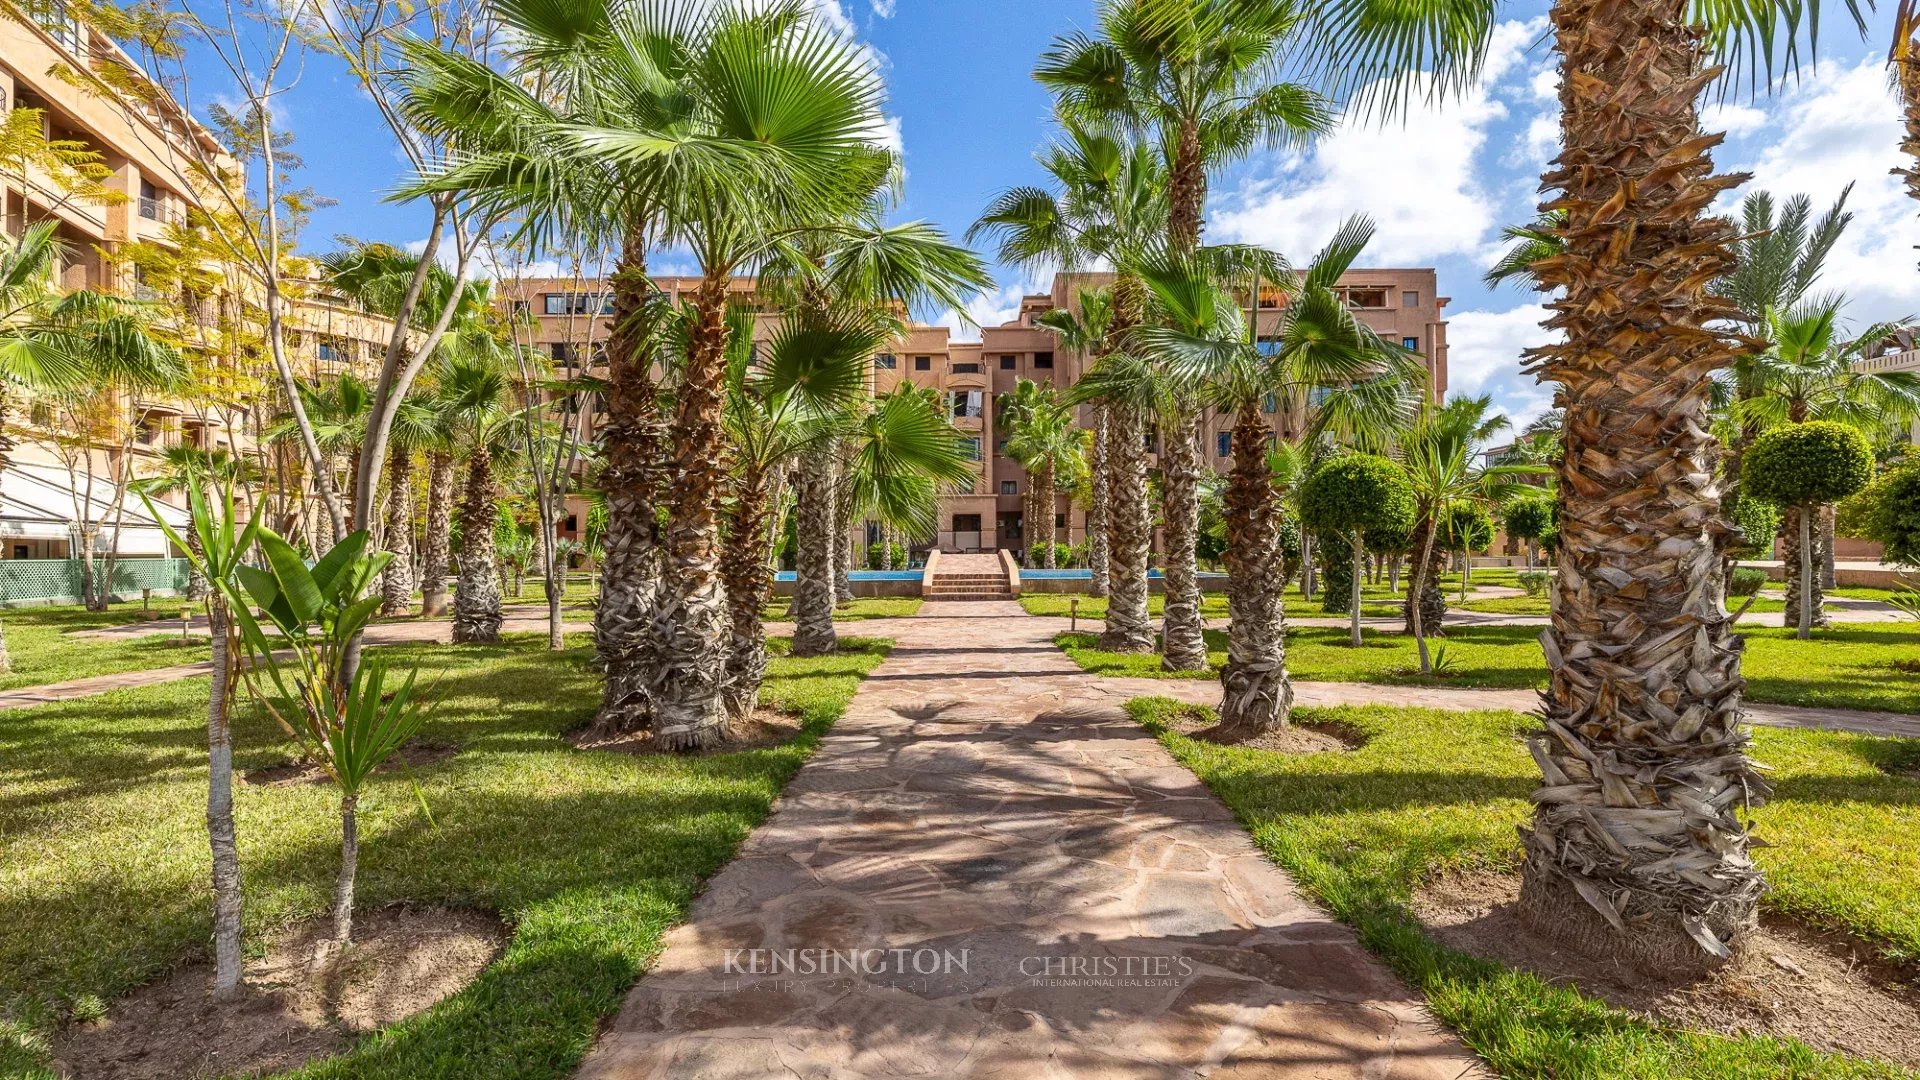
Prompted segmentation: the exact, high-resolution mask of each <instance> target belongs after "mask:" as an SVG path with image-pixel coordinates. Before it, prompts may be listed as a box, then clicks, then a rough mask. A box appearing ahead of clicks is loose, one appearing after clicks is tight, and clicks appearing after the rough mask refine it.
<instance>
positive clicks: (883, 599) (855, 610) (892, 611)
mask: <svg viewBox="0 0 1920 1080" xmlns="http://www.w3.org/2000/svg"><path fill="white" fill-rule="evenodd" d="M791 604H792V601H791V600H787V599H776V600H774V601H773V602H772V603H770V604H768V605H767V606H766V607H765V608H763V609H761V612H760V617H761V618H763V619H767V620H769V621H772V622H784V621H786V620H788V619H791V618H792V617H793V615H792V612H791V610H790V607H791ZM920 604H921V600H920V598H919V597H917V596H862V597H859V598H857V599H855V600H854V601H853V603H851V604H841V605H839V606H838V607H836V608H834V609H833V621H834V622H859V621H860V620H862V619H904V618H907V617H908V616H910V615H914V614H917V613H918V612H919V611H920Z"/></svg>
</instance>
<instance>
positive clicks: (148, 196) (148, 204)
mask: <svg viewBox="0 0 1920 1080" xmlns="http://www.w3.org/2000/svg"><path fill="white" fill-rule="evenodd" d="M140 216H141V217H143V218H146V219H147V220H148V221H158V220H160V189H159V188H156V187H154V186H153V182H152V181H151V180H142V181H140Z"/></svg>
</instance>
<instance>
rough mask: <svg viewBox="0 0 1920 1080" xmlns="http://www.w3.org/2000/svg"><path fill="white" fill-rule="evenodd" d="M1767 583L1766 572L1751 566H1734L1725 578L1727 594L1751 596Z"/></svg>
mask: <svg viewBox="0 0 1920 1080" xmlns="http://www.w3.org/2000/svg"><path fill="white" fill-rule="evenodd" d="M1766 583H1767V572H1766V571H1765V570H1756V569H1754V568H1753V567H1751V566H1736V567H1734V568H1733V573H1732V574H1731V575H1730V576H1729V577H1728V578H1727V595H1728V596H1752V595H1753V594H1754V593H1757V592H1759V591H1760V587H1761V586H1762V585H1765V584H1766Z"/></svg>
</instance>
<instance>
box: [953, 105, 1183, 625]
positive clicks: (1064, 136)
mask: <svg viewBox="0 0 1920 1080" xmlns="http://www.w3.org/2000/svg"><path fill="white" fill-rule="evenodd" d="M1060 129H1061V130H1060V136H1059V138H1057V139H1056V141H1055V142H1054V143H1053V144H1052V145H1050V146H1049V147H1048V148H1047V149H1046V150H1044V151H1043V152H1042V153H1041V155H1040V164H1041V166H1042V167H1043V168H1044V169H1045V170H1046V171H1047V173H1048V174H1049V175H1050V176H1051V177H1052V187H1053V190H1051V191H1049V190H1047V189H1045V188H1039V187H1021V188H1013V189H1010V190H1008V191H1004V192H1002V193H1000V194H999V195H997V196H995V197H994V199H993V201H992V203H991V204H989V206H988V207H987V210H986V212H985V213H983V214H982V215H981V216H980V219H979V220H978V221H976V222H975V223H974V224H973V227H972V228H970V229H969V230H968V231H967V238H968V239H969V240H974V239H976V238H987V239H991V240H992V241H994V243H995V246H996V248H997V251H998V255H999V258H1000V260H1001V261H1002V262H1007V263H1013V264H1016V265H1020V266H1027V267H1036V268H1037V267H1044V266H1048V265H1053V266H1061V267H1066V268H1069V269H1072V268H1077V267H1081V266H1087V265H1092V264H1096V263H1102V262H1104V263H1106V264H1108V265H1110V266H1112V268H1113V272H1114V280H1113V284H1112V286H1111V288H1110V290H1109V295H1110V304H1109V313H1108V316H1107V332H1106V334H1105V336H1104V338H1103V339H1102V341H1101V342H1100V343H1099V345H1098V348H1097V349H1096V351H1095V352H1094V354H1093V356H1092V358H1091V359H1092V361H1093V363H1092V364H1091V365H1090V366H1089V368H1088V374H1089V375H1093V374H1095V373H1100V372H1105V373H1106V374H1118V375H1121V376H1123V377H1120V378H1114V379H1104V378H1097V379H1094V380H1092V381H1086V380H1083V382H1082V384H1081V385H1080V386H1077V387H1075V388H1074V389H1073V391H1072V392H1071V393H1070V394H1069V399H1070V400H1071V401H1073V402H1074V403H1076V404H1079V403H1086V404H1092V403H1096V402H1098V403H1100V404H1102V405H1104V406H1105V409H1106V412H1107V424H1108V436H1107V440H1108V446H1109V464H1110V467H1109V470H1108V480H1107V485H1108V486H1107V493H1108V503H1109V507H1108V522H1107V561H1108V568H1107V579H1108V580H1107V618H1106V623H1105V628H1104V629H1103V630H1102V631H1101V634H1100V647H1101V648H1102V649H1106V650H1109V651H1112V652H1135V653H1138V652H1152V651H1153V648H1154V637H1153V627H1152V623H1151V621H1150V620H1149V617H1148V614H1147V573H1148V561H1149V558H1150V548H1151V545H1152V538H1153V520H1152V514H1151V511H1150V510H1149V506H1148V485H1147V459H1146V453H1145V449H1146V436H1147V428H1148V425H1149V424H1150V422H1151V417H1152V416H1153V415H1155V412H1154V410H1157V409H1159V408H1160V406H1161V405H1162V401H1161V400H1160V398H1159V397H1157V396H1155V394H1154V393H1152V392H1151V386H1152V381H1151V380H1150V379H1146V378H1134V377H1133V376H1135V375H1139V376H1148V375H1151V374H1152V372H1151V369H1150V367H1149V366H1148V365H1146V364H1145V363H1144V362H1143V361H1140V360H1139V358H1138V357H1132V356H1129V355H1127V354H1126V352H1125V351H1124V350H1125V348H1126V342H1127V339H1128V336H1129V334H1130V333H1131V332H1132V331H1133V329H1134V328H1136V327H1138V326H1139V325H1140V323H1141V320H1142V318H1143V316H1144V313H1145V306H1146V289H1145V286H1143V285H1142V284H1141V283H1140V277H1139V273H1138V270H1137V266H1138V264H1139V263H1140V262H1141V261H1142V260H1144V259H1145V258H1147V257H1148V255H1149V254H1150V253H1151V252H1152V251H1154V250H1155V249H1156V248H1157V247H1160V246H1163V244H1164V239H1163V235H1164V231H1165V227H1166V220H1167V202H1166V197H1167V184H1166V169H1165V166H1164V165H1163V164H1162V163H1161V161H1160V159H1159V156H1158V155H1157V154H1156V153H1155V152H1154V150H1153V148H1152V147H1151V146H1149V145H1147V144H1146V143H1145V142H1139V141H1132V140H1129V139H1126V138H1123V137H1118V136H1113V135H1106V134H1101V133H1098V132H1095V131H1092V130H1090V129H1089V128H1088V127H1086V126H1084V125H1082V124H1079V123H1076V122H1075V121H1074V120H1073V119H1072V118H1070V117H1066V116H1062V117H1061V118H1060ZM1100 387H1105V388H1106V389H1105V390H1101V389H1099V388H1100Z"/></svg>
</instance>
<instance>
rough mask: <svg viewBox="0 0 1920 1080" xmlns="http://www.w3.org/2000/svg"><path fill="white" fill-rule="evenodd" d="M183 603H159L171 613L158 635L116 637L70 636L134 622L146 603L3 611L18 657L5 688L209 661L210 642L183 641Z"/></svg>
mask: <svg viewBox="0 0 1920 1080" xmlns="http://www.w3.org/2000/svg"><path fill="white" fill-rule="evenodd" d="M180 607H181V604H180V601H178V600H171V601H165V602H163V603H161V604H156V605H155V606H154V610H155V611H160V612H165V613H166V614H168V615H169V616H170V619H169V621H163V622H160V623H157V624H155V626H154V631H153V633H152V634H147V635H142V636H140V637H135V638H122V639H112V640H99V639H90V638H80V637H72V636H69V635H70V633H71V632H72V631H75V630H100V629H105V628H106V627H110V626H120V625H123V624H125V623H130V622H134V621H136V620H138V619H139V618H140V605H138V604H115V605H113V606H112V607H111V608H109V609H107V610H106V611H88V610H87V609H86V608H84V607H78V606H61V607H36V608H17V609H14V610H11V611H5V612H0V629H4V631H5V633H6V636H7V655H8V657H9V658H10V659H11V660H12V661H13V671H11V672H10V673H8V674H5V675H0V690H13V689H17V688H19V687H23V686H45V685H47V684H48V683H57V682H66V681H68V680H70V679H81V678H85V677H87V676H89V675H114V674H118V673H120V672H123V671H141V670H144V669H146V668H157V667H170V666H172V665H174V664H191V663H193V662H194V661H196V660H205V659H207V657H208V655H209V653H208V648H207V644H206V642H205V641H204V640H195V641H193V642H191V643H182V642H181V640H180ZM196 610H200V609H198V608H197V609H196Z"/></svg>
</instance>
